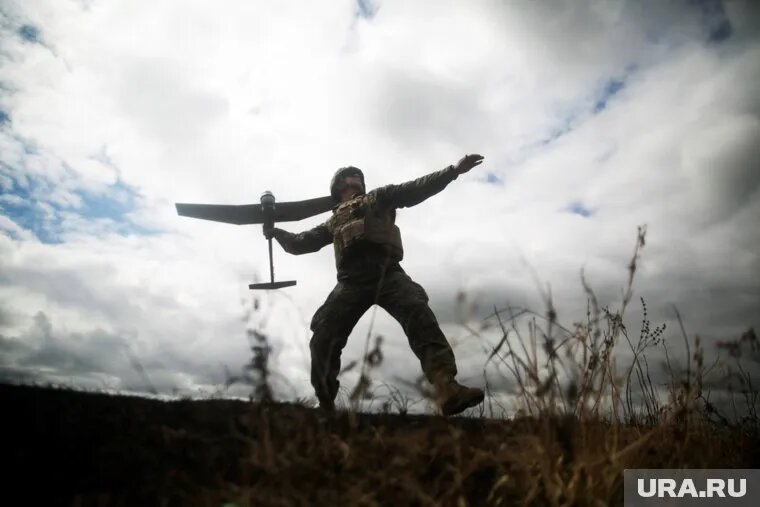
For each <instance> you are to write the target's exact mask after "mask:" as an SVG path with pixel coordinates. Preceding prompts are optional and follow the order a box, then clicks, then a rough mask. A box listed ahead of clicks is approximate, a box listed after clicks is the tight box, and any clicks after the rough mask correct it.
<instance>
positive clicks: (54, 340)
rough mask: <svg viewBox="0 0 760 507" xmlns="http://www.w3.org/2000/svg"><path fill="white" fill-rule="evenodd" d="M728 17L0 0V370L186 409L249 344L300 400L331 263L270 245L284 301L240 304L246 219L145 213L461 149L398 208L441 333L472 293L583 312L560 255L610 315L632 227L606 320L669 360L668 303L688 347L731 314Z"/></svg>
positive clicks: (696, 1) (753, 270)
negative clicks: (643, 234)
mask: <svg viewBox="0 0 760 507" xmlns="http://www.w3.org/2000/svg"><path fill="white" fill-rule="evenodd" d="M752 4H753V2H749V1H747V2H743V1H725V2H721V1H720V0H692V1H687V0H683V1H673V2H656V1H652V2H639V1H636V2H633V1H631V2H629V1H624V0H605V1H602V0H597V1H590V2H581V1H579V2H572V3H559V2H504V1H503V2H497V1H472V2H459V1H453V0H452V1H443V2H441V1H435V2H433V1H407V0H404V1H402V0H386V1H374V0H357V1H351V0H343V1H335V2H326V3H325V2H310V1H305V0H303V1H296V0H293V1H283V2H251V1H242V0H241V1H228V2H223V3H219V2H210V1H202V0H192V1H190V0H183V1H179V0H160V1H158V0H156V1H152V2H150V4H149V5H148V4H144V3H141V2H116V1H108V0H78V1H75V0H55V1H53V0H48V1H42V0H24V1H23V2H21V1H15V0H0V375H1V376H2V377H3V378H6V379H8V378H11V379H19V378H21V379H27V380H43V381H53V382H61V383H68V384H71V385H77V386H82V387H86V388H92V389H113V390H135V391H142V392H144V391H145V390H146V385H147V381H148V379H149V381H150V383H151V384H152V385H153V386H154V387H155V389H156V390H158V391H160V392H162V393H181V394H186V395H187V394H190V395H194V394H203V393H209V392H213V391H214V389H215V388H216V387H217V386H219V385H220V384H221V383H223V382H224V379H225V375H226V373H225V372H226V371H229V372H231V373H233V374H234V373H236V372H239V371H240V367H241V365H242V364H244V363H245V362H246V360H247V359H248V357H249V353H248V341H247V339H246V329H247V328H254V329H257V330H260V331H262V332H265V333H266V334H267V335H268V336H270V339H271V343H272V345H273V347H274V356H273V365H274V367H275V368H276V369H277V371H278V373H279V374H280V375H281V377H280V378H279V379H278V380H277V383H278V385H277V389H278V392H279V393H280V396H283V397H296V396H308V395H311V389H310V386H309V384H308V365H309V358H308V355H307V352H308V347H307V344H308V339H309V335H310V332H309V330H308V323H309V320H310V318H311V314H312V313H313V312H314V311H315V310H316V308H317V307H318V306H319V305H320V304H321V303H322V301H323V300H324V298H325V297H326V296H327V294H328V293H329V291H330V290H331V288H332V287H333V285H334V283H335V270H334V262H333V259H332V252H331V249H330V248H325V249H323V250H322V251H320V252H318V253H316V254H311V255H307V256H298V257H296V256H288V255H287V254H285V253H284V252H283V251H282V250H281V249H280V248H279V246H276V247H275V271H276V278H278V279H295V280H298V285H297V286H296V287H293V288H288V289H284V290H281V291H278V292H277V293H258V294H257V295H255V296H256V297H257V301H256V302H254V295H253V294H251V292H250V291H249V290H248V289H247V284H248V283H250V282H251V281H253V280H255V279H259V280H261V279H263V278H264V277H265V276H267V274H268V258H267V249H266V243H265V242H264V241H263V240H262V236H261V231H260V229H259V227H258V226H244V227H238V226H234V225H227V224H218V223H213V222H205V221H199V220H192V219H187V218H180V217H177V216H176V213H175V210H174V203H175V202H201V203H203V202H206V203H227V204H240V203H249V202H257V201H258V197H259V195H260V194H261V192H262V191H264V190H267V189H270V190H272V191H273V192H274V193H275V195H276V196H277V198H278V200H280V201H286V200H298V199H305V198H311V197H318V196H322V195H325V194H327V193H328V185H329V179H330V177H331V175H332V173H333V172H334V171H335V169H336V168H338V167H340V166H345V165H355V166H358V167H360V168H362V169H363V170H364V171H365V174H366V178H367V183H368V186H369V187H376V186H381V185H385V184H389V183H400V182H402V181H406V180H409V179H413V178H416V177H418V176H422V175H424V174H427V173H429V172H431V171H434V170H438V169H440V168H443V167H445V166H446V165H448V164H451V163H454V162H456V160H458V159H459V158H460V157H461V156H462V155H464V154H465V153H481V154H483V155H484V156H485V162H484V163H483V164H482V165H481V166H479V167H477V168H475V169H474V170H473V171H471V172H470V173H468V174H466V175H464V176H461V177H460V178H459V179H458V180H456V181H455V182H454V183H452V184H451V185H450V186H449V187H448V188H447V189H446V190H445V191H444V192H442V193H441V194H439V195H437V196H435V197H434V198H432V199H430V200H429V201H427V202H425V203H423V204H421V205H419V206H417V207H415V208H411V209H404V210H401V211H400V212H399V215H398V224H399V226H400V227H401V230H402V234H403V237H404V243H405V248H406V258H405V260H404V261H403V266H404V268H405V269H406V270H407V272H408V273H409V274H410V275H411V276H412V277H413V278H414V279H416V280H417V281H419V282H420V283H421V284H422V285H423V286H424V287H425V288H426V289H427V291H428V293H429V294H430V297H431V306H432V307H433V309H434V311H435V312H436V314H437V315H438V317H439V320H440V321H441V322H442V325H443V327H444V330H445V331H446V333H447V335H448V336H450V337H451V338H452V339H453V340H456V339H457V338H461V337H463V336H465V335H467V332H465V331H463V328H462V327H461V326H460V325H459V324H458V322H459V321H460V320H462V319H465V320H470V321H471V323H472V325H475V324H477V323H478V322H480V321H481V320H482V319H483V318H485V317H486V316H487V315H488V313H489V311H492V310H493V307H494V305H496V306H497V307H503V306H505V305H506V304H512V305H519V306H528V307H530V308H532V309H534V310H536V311H537V312H539V313H540V312H543V305H542V303H541V294H540V291H539V288H545V287H546V286H547V285H549V286H551V292H552V296H553V298H554V304H555V305H556V307H557V310H558V312H559V320H560V321H561V322H563V323H564V324H566V325H568V326H570V325H572V323H573V322H574V321H580V320H583V319H584V318H585V308H586V296H585V294H584V292H583V288H582V285H581V283H580V270H581V268H584V269H585V273H586V276H587V278H588V281H589V283H590V284H591V285H592V286H593V287H594V289H595V290H596V291H597V294H598V296H599V298H600V301H601V302H602V303H603V304H606V305H610V307H611V308H614V307H616V306H617V305H619V301H620V293H621V290H622V288H623V287H624V286H625V283H626V278H627V272H626V266H627V264H628V262H629V260H630V257H631V254H632V252H633V247H634V243H635V238H636V230H637V226H639V225H644V224H646V226H647V243H646V246H645V247H644V249H643V251H642V256H641V259H640V263H639V269H638V271H637V273H636V279H635V282H634V290H635V296H634V300H633V302H632V304H631V306H630V308H629V310H628V313H627V317H626V319H627V320H626V322H627V323H628V324H629V327H630V329H631V330H632V333H633V334H634V335H637V332H638V331H636V330H637V329H638V328H637V326H638V325H639V323H640V320H641V304H640V303H639V301H638V298H639V297H643V298H644V299H645V300H646V302H647V307H648V311H649V316H650V318H651V319H652V321H653V325H657V324H661V323H667V324H668V330H667V332H666V336H667V339H669V340H672V343H673V349H674V351H675V352H674V353H677V349H679V347H681V343H682V341H681V338H680V332H679V331H678V329H677V324H676V323H675V321H674V315H675V314H674V310H673V305H675V306H676V307H677V308H678V310H679V311H680V313H681V315H682V316H683V319H684V324H685V326H686V330H687V333H688V334H689V336H692V337H693V335H695V334H699V335H700V337H702V339H703V341H704V342H705V343H707V344H708V347H707V348H708V353H710V354H712V353H717V351H716V349H715V346H714V344H715V342H716V341H718V340H728V339H735V338H737V337H738V336H739V335H740V333H741V332H742V331H743V330H745V329H747V328H748V327H751V326H754V327H755V328H757V327H760V316H759V315H760V312H759V311H758V310H760V258H759V257H758V251H760V232H759V231H760V228H758V227H757V225H756V224H757V221H758V220H759V219H760V199H758V197H760V193H759V192H760V190H759V188H760V167H759V164H760V163H759V162H758V160H760V90H759V89H758V88H760V85H759V84H758V83H760V31H759V27H760V23H759V21H760V11H758V8H757V7H756V6H753V5H752ZM325 218H326V215H322V216H317V217H313V218H311V219H308V220H304V221H302V222H299V223H289V224H282V227H283V228H286V229H288V230H291V231H299V230H302V229H306V228H309V227H312V226H314V225H316V224H317V223H319V222H321V221H322V220H324V219H325ZM536 280H538V282H537V281H536ZM460 293H463V294H465V300H464V304H462V305H457V303H456V301H457V294H460ZM254 303H255V305H254ZM254 306H255V309H254ZM252 309H253V310H252ZM371 319H372V312H368V313H367V314H366V315H365V317H364V318H363V319H362V320H361V321H360V323H359V325H358V326H357V327H356V329H355V331H354V333H353V334H352V337H351V339H350V342H349V346H348V347H347V349H346V350H345V352H344V358H345V359H346V360H350V359H355V358H358V357H360V356H361V351H362V349H363V347H364V338H365V336H366V334H367V332H368V330H369V326H370V321H371ZM372 332H373V334H374V333H380V334H382V335H384V336H385V337H386V340H385V343H384V344H385V346H386V347H385V361H384V363H383V364H382V365H381V367H380V368H379V369H378V370H377V371H376V372H373V376H374V378H375V379H376V380H377V381H378V382H391V383H393V382H397V381H398V380H399V379H405V380H409V381H413V380H414V378H415V377H416V376H417V375H418V374H419V366H418V363H417V362H416V360H415V359H414V356H413V355H412V353H411V351H410V350H409V347H408V345H407V343H406V339H405V338H404V336H403V333H402V331H401V328H400V326H399V325H398V324H397V323H395V321H393V320H392V318H391V317H390V316H389V315H388V314H386V313H385V312H384V311H382V310H377V313H376V316H375V321H374V325H373V328H372ZM489 340H492V341H493V340H496V341H497V340H498V337H494V336H490V337H489V336H488V333H485V335H484V336H483V337H482V338H481V339H480V340H473V339H470V340H465V341H464V342H462V343H461V344H460V345H459V346H458V347H457V351H458V358H459V362H460V370H461V372H460V378H461V379H463V380H467V381H469V382H471V383H473V384H480V385H482V384H483V378H482V364H483V355H482V352H481V350H482V349H483V348H484V347H485V346H487V343H489ZM459 341H460V342H461V340H459ZM493 343H495V341H493ZM621 354H624V351H621ZM137 364H139V365H140V367H135V365H137ZM352 378H353V377H351V376H350V375H349V376H348V377H347V380H346V382H347V383H348V384H350V381H351V379H352Z"/></svg>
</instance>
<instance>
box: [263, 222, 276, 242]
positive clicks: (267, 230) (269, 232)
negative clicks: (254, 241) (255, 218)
mask: <svg viewBox="0 0 760 507" xmlns="http://www.w3.org/2000/svg"><path fill="white" fill-rule="evenodd" d="M264 237H265V238H266V239H272V238H274V226H269V227H267V225H266V224H264Z"/></svg>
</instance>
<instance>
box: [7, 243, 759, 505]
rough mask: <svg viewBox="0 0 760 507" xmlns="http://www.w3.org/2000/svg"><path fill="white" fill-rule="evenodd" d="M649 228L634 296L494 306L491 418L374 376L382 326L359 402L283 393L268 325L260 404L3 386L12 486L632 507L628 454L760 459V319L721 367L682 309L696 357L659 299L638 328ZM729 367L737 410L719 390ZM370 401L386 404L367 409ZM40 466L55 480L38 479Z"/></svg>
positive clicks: (214, 498) (700, 461) (29, 498)
mask: <svg viewBox="0 0 760 507" xmlns="http://www.w3.org/2000/svg"><path fill="white" fill-rule="evenodd" d="M645 238H646V230H645V229H644V228H640V229H639V231H638V234H637V238H636V243H635V246H634V251H633V255H632V258H631V262H630V263H629V265H628V273H627V283H626V288H625V289H624V291H623V296H622V301H621V302H620V304H619V305H617V307H614V308H609V307H606V306H602V305H601V304H600V303H599V302H598V300H597V298H596V295H595V294H594V291H593V290H592V288H591V287H590V286H589V284H588V283H587V282H586V281H585V279H584V278H583V277H582V283H583V285H584V288H585V290H586V294H587V297H588V305H587V311H586V315H585V316H584V318H583V319H582V320H580V321H579V322H576V323H574V324H573V325H572V326H564V325H562V324H561V323H560V322H558V320H557V313H556V311H555V310H554V304H553V301H552V298H551V293H550V291H549V290H546V291H545V293H544V294H543V296H544V303H545V311H544V312H543V313H536V312H533V311H531V310H528V309H524V308H515V307H510V306H508V307H506V308H502V309H498V308H494V312H493V314H492V316H491V319H492V320H493V321H495V323H494V326H496V329H497V331H498V333H499V335H500V337H499V339H498V340H497V341H496V343H493V344H489V342H488V340H487V339H486V338H485V336H481V333H482V329H481V330H477V329H471V328H469V331H470V333H471V335H472V336H474V337H475V338H479V339H480V343H481V344H483V346H484V347H487V360H486V362H485V364H484V378H485V379H486V389H487V391H488V397H487V400H486V402H485V403H484V404H483V405H482V406H481V407H480V408H479V411H475V413H471V415H473V416H474V417H457V418H448V419H446V418H443V417H440V416H437V415H411V414H410V413H409V411H410V408H412V407H414V406H415V404H417V403H420V401H421V400H423V399H424V398H425V397H426V396H429V394H430V393H428V391H427V389H426V387H425V386H424V384H419V389H418V395H419V396H418V397H417V398H412V397H410V396H409V395H408V394H407V393H406V391H402V390H401V389H399V387H398V386H393V385H390V384H381V385H379V386H377V385H376V383H375V382H373V381H372V374H373V369H374V368H376V367H377V366H378V364H380V363H381V362H382V360H383V354H382V339H376V340H375V341H374V346H373V347H372V348H370V347H369V345H367V347H366V349H367V350H366V353H365V355H364V357H363V358H362V359H360V360H358V361H356V362H354V363H353V365H352V364H351V363H349V364H348V365H347V366H346V371H350V370H351V369H353V368H359V367H360V369H361V374H360V376H359V382H358V383H357V385H356V386H355V387H354V388H353V389H349V390H347V392H346V397H347V398H348V400H349V403H348V405H349V406H350V407H351V408H349V409H348V410H343V411H339V412H338V413H336V414H334V415H327V414H324V413H322V412H320V411H319V410H317V409H315V408H313V405H312V404H311V402H310V401H309V400H300V401H299V402H298V403H276V402H275V401H274V390H273V389H271V387H270V381H271V379H272V378H275V377H276V374H275V373H273V372H271V371H270V366H269V362H268V360H269V356H270V352H271V348H270V346H269V344H268V342H267V337H266V335H265V334H263V333H262V332H261V331H260V330H255V329H252V330H249V333H248V337H249V340H250V343H251V351H252V358H251V362H250V364H249V365H248V366H247V367H246V368H245V369H244V371H243V372H242V373H241V374H240V375H235V376H232V375H230V376H229V378H228V381H227V383H226V385H227V386H228V385H230V384H232V383H234V382H245V383H247V384H249V385H250V386H251V400H252V401H251V402H242V401H233V400H225V399H213V400H201V401H191V400H179V401H171V402H164V401H158V400H149V399H144V398H138V397H124V396H110V395H105V394H97V393H84V392H75V391H72V390H68V389H53V388H50V387H43V386H11V385H0V393H2V400H3V402H4V403H3V405H4V409H5V410H4V412H5V414H6V415H4V419H5V421H6V423H9V426H7V427H9V428H10V430H7V431H6V432H4V433H3V436H2V438H3V439H4V440H5V441H4V442H3V448H4V449H6V457H8V458H9V461H10V462H11V463H13V464H14V466H13V472H12V475H11V476H9V477H8V479H9V480H8V482H7V484H9V485H11V487H12V489H13V488H14V487H16V486H18V491H17V492H16V493H17V494H22V495H23V498H24V499H25V500H26V503H31V504H46V505H52V504H60V505H78V506H84V505H99V506H112V505H165V506H173V505H213V506H228V507H229V506H232V505H234V506H239V507H243V506H253V505H255V506H260V505H272V506H276V505H282V506H286V505H330V506H333V505H366V506H383V505H394V506H395V505H420V506H428V505H429V506H434V505H455V506H457V507H461V506H476V505H494V506H498V505H551V506H562V505H621V504H622V498H623V490H622V472H623V470H624V469H626V468H758V465H760V459H759V458H758V456H760V439H759V438H758V437H759V436H760V424H759V423H758V417H757V411H756V403H757V400H758V391H757V389H756V387H755V386H756V382H757V380H756V379H754V378H753V377H752V375H751V373H750V371H749V370H748V369H747V368H746V367H745V366H743V364H744V363H743V361H740V359H742V358H743V359H747V360H751V357H752V356H750V357H746V356H747V354H748V353H749V354H755V356H756V353H757V351H758V341H757V337H756V335H755V333H754V330H751V329H750V330H748V331H747V332H746V333H744V334H743V335H742V336H741V337H739V338H737V339H736V340H732V341H724V342H720V343H719V347H721V348H723V349H725V350H727V351H728V352H729V357H730V359H731V360H732V361H733V363H732V364H731V365H729V366H730V368H723V369H722V370H721V369H720V368H718V367H717V365H716V364H711V365H706V364H705V363H704V357H705V356H704V350H703V346H702V343H701V341H700V339H699V337H698V336H695V337H693V338H689V336H688V335H687V334H686V332H685V331H684V326H683V323H682V322H681V319H680V316H678V322H679V324H680V326H679V329H678V330H676V335H675V336H676V338H677V339H680V340H681V341H682V342H683V345H684V348H685V349H686V351H687V353H686V356H687V358H688V360H687V363H686V365H685V368H681V369H676V368H675V367H674V366H673V365H672V364H671V355H672V348H673V346H674V345H673V344H670V342H671V341H672V340H673V337H672V336H667V337H666V335H667V331H670V330H666V328H665V326H653V325H652V323H650V322H649V320H648V314H647V307H646V303H645V302H644V301H643V300H641V305H642V314H643V318H642V325H641V331H640V333H639V336H637V337H634V336H630V334H629V332H628V329H627V328H626V326H625V324H624V316H625V314H626V311H627V309H628V308H629V306H630V304H631V302H632V301H633V288H632V287H633V282H634V278H635V273H636V269H637V265H638V262H639V261H640V255H641V251H642V249H643V248H644V246H645ZM676 312H677V310H676ZM367 340H368V344H369V334H368V337H367ZM669 344H670V345H669ZM621 347H623V348H624V349H625V350H627V351H629V352H630V354H629V356H630V358H631V360H630V362H629V364H622V361H619V360H618V359H619V357H620V350H621ZM655 349H661V352H662V353H663V354H664V355H665V357H666V358H667V364H668V367H669V370H668V380H667V381H666V382H664V383H661V382H660V381H658V380H656V378H655V377H654V375H653V372H652V371H651V370H650V365H649V362H648V360H647V357H648V355H650V354H651V352H652V351H653V350H655ZM724 366H725V365H724ZM487 372H490V375H493V374H494V373H499V374H501V375H503V376H505V377H506V378H508V379H510V380H511V381H513V382H514V383H515V385H516V386H517V387H516V390H515V392H514V393H512V396H513V399H515V400H517V403H518V407H512V408H511V409H510V407H507V406H505V405H504V403H503V399H502V398H500V396H499V395H498V393H496V392H495V391H494V390H493V389H492V388H491V386H490V385H489V384H488V378H492V377H489V375H488V374H487ZM719 372H720V374H721V375H722V377H721V378H722V380H723V381H727V382H728V384H727V385H728V386H729V387H730V389H731V391H730V392H731V393H732V397H731V404H730V405H729V406H731V407H732V408H733V409H732V411H731V413H724V411H723V410H722V409H721V408H718V407H717V404H715V403H713V402H712V401H711V393H710V391H709V389H708V388H707V387H706V386H708V385H711V382H712V380H711V379H712V378H713V377H714V376H715V375H717V374H718V373H719ZM361 400H364V401H366V400H369V402H370V403H374V402H375V401H376V402H377V404H375V405H374V408H375V411H374V412H373V413H362V412H359V411H357V410H354V409H355V408H356V407H358V406H359V401H361ZM514 408H517V409H518V410H517V413H516V414H515V410H514ZM505 414H506V415H510V416H509V417H507V416H506V415H505ZM27 476H33V477H38V478H39V477H41V478H44V482H45V484H46V487H44V488H34V489H26V490H25V489H23V488H22V487H20V485H21V484H23V482H22V478H23V477H27Z"/></svg>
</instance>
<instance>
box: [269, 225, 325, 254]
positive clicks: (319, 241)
mask: <svg viewBox="0 0 760 507" xmlns="http://www.w3.org/2000/svg"><path fill="white" fill-rule="evenodd" d="M264 237H265V238H267V239H269V238H274V239H276V240H277V242H278V243H279V244H280V246H282V249H283V250H285V251H286V252H288V253H290V254H294V255H301V254H305V253H311V252H316V251H317V250H320V249H321V248H322V247H325V246H327V245H329V244H330V243H332V240H333V238H332V234H330V231H329V230H328V229H327V227H326V226H325V225H324V224H320V225H318V226H316V227H314V228H313V229H309V230H308V231H304V232H300V233H298V234H293V233H292V232H288V231H286V230H284V229H280V228H278V227H272V228H271V229H266V228H265V229H264Z"/></svg>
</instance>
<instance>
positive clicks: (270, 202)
mask: <svg viewBox="0 0 760 507" xmlns="http://www.w3.org/2000/svg"><path fill="white" fill-rule="evenodd" d="M175 206H176V207H177V214H179V215H180V216H183V217H191V218H200V219H203V220H213V221H214V222H225V223H228V224H237V225H247V224H264V227H265V228H268V227H274V223H275V222H295V221H297V220H303V219H304V218H309V217H311V216H314V215H319V214H320V213H324V212H326V211H329V210H331V209H332V208H333V206H335V201H333V198H332V197H331V196H329V195H328V196H325V197H317V198H316V199H306V200H304V201H292V202H280V203H276V202H275V198H274V194H272V192H270V191H268V190H267V191H266V192H264V193H263V194H262V195H261V203H260V204H241V205H228V204H189V203H176V204H175ZM268 241H269V282H268V283H252V284H249V285H248V288H249V289H280V288H282V287H290V286H292V285H295V284H296V281H295V280H289V281H286V282H275V281H274V264H273V262H272V239H271V238H270V239H269V240H268Z"/></svg>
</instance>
